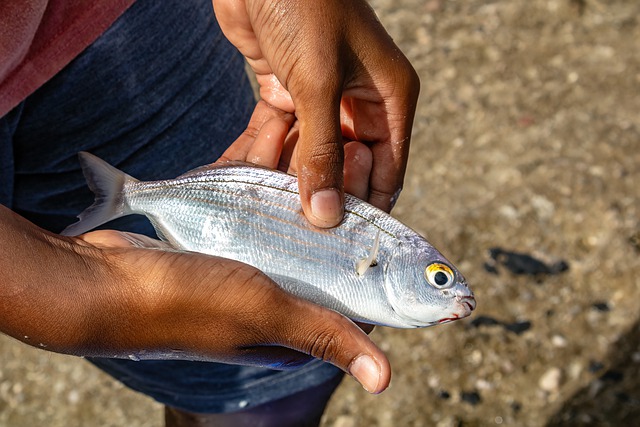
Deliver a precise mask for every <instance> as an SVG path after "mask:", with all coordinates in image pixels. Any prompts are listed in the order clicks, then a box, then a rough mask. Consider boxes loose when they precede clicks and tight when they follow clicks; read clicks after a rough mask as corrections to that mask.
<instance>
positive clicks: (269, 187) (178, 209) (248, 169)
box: [63, 153, 475, 328]
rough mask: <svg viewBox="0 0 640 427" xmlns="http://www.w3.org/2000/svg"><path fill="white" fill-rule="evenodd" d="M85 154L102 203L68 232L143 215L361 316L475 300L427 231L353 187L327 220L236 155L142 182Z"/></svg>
mask: <svg viewBox="0 0 640 427" xmlns="http://www.w3.org/2000/svg"><path fill="white" fill-rule="evenodd" d="M80 160H81V164H82V166H83V172H84V173H85V176H86V178H87V182H88V184H89V187H90V188H91V189H92V190H93V191H94V192H95V193H96V203H94V205H92V206H91V207H89V208H88V209H87V210H86V211H85V212H83V213H82V214H81V215H80V216H79V218H80V221H79V222H77V223H76V224H73V225H71V226H70V227H68V228H67V229H66V230H65V231H64V232H63V233H64V234H79V233H82V232H86V231H88V230H90V229H92V228H93V227H95V226H97V225H100V224H102V223H104V222H106V221H108V220H110V219H113V218H116V217H119V216H122V215H128V214H132V213H139V214H143V215H146V216H147V217H148V218H149V219H150V220H151V222H152V224H153V226H154V227H155V228H156V230H157V232H158V235H159V236H160V237H161V238H162V239H163V240H165V241H167V242H168V243H169V244H171V245H172V246H173V247H175V248H176V249H183V250H189V251H195V252H201V253H205V254H210V255H215V256H220V257H225V258H229V259H234V260H237V261H241V262H244V263H247V264H250V265H252V266H254V267H256V268H258V269H260V270H261V271H263V272H264V273H265V274H267V275H268V276H269V277H270V278H272V279H273V280H274V281H275V282H276V283H278V285H280V286H281V287H282V288H283V289H285V290H286V291H288V292H291V293H293V294H295V295H297V296H299V297H301V298H305V299H307V300H310V301H312V302H314V303H317V304H320V305H323V306H326V307H328V308H331V309H333V310H336V311H339V312H341V313H343V314H345V315H346V316H348V317H350V318H352V319H354V320H357V321H361V322H367V323H373V324H379V325H386V326H392V327H400V328H408V327H422V326H430V325H434V324H438V323H445V322H448V321H451V320H455V319H458V318H462V317H465V316H468V315H469V314H470V313H471V311H472V310H473V309H474V308H475V299H474V296H473V293H472V292H471V291H470V290H469V288H468V286H467V284H466V281H465V279H464V277H463V276H462V275H461V274H460V273H459V272H458V271H457V270H456V269H455V267H453V265H452V264H451V263H450V262H449V261H447V260H446V259H445V258H444V257H443V256H442V254H440V252H438V251H437V250H436V249H435V248H434V247H433V246H432V245H431V244H430V243H429V242H428V241H427V240H426V239H424V238H423V237H421V236H420V235H418V234H417V233H416V232H414V231H413V230H411V229H410V228H409V227H407V226H405V225H404V224H402V223H401V222H399V221H397V220H396V219H394V218H393V217H391V216H390V215H388V214H387V213H385V212H383V211H381V210H379V209H377V208H375V207H373V206H371V205H369V204H368V203H366V202H364V201H362V200H359V199H357V198H355V197H353V196H350V195H346V196H345V216H344V219H343V221H342V222H341V223H340V225H339V226H338V227H334V228H331V229H323V228H317V227H315V226H313V225H311V224H310V223H309V222H308V221H307V219H306V218H305V216H304V214H303V213H302V209H301V206H300V200H299V194H298V186H297V179H296V178H295V177H294V176H291V175H287V174H284V173H281V172H277V171H273V170H269V169H265V168H260V167H255V166H252V165H247V164H237V163H232V164H227V165H212V166H207V167H201V168H197V169H195V170H193V171H190V172H187V173H186V174H184V175H181V176H180V177H178V178H176V179H173V180H163V181H150V182H142V181H138V180H136V179H134V178H132V177H130V176H128V175H126V174H125V173H124V172H121V171H119V170H117V169H115V168H113V167H112V166H110V165H108V164H107V163H105V162H103V161H102V160H100V159H98V158H97V157H95V156H92V155H90V154H88V153H81V155H80ZM370 254H372V255H375V260H374V262H373V263H372V264H371V265H369V263H368V261H367V259H368V256H369V255H370ZM434 269H435V270H434ZM432 271H435V273H433V272H432ZM430 272H432V273H430ZM437 272H440V273H441V275H439V276H437V275H436V273H437ZM430 274H431V275H430ZM443 275H444V276H443ZM443 277H444V278H446V283H438V282H442V281H443V280H444V279H443Z"/></svg>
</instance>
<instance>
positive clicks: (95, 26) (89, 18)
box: [0, 0, 135, 117]
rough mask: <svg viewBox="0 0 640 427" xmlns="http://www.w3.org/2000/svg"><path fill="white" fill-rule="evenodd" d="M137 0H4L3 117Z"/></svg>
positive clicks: (0, 26) (0, 50)
mask: <svg viewBox="0 0 640 427" xmlns="http://www.w3.org/2000/svg"><path fill="white" fill-rule="evenodd" d="M134 1H135V0H27V1H0V117H2V116H4V115H5V114H6V113H8V112H9V111H10V110H11V109H12V108H13V107H15V106H16V105H18V104H19V103H20V101H22V100H23V99H25V98H26V97H27V96H29V95H30V94H31V93H33V92H34V91H35V90H36V89H38V88H39V87H40V86H42V85H43V84H44V83H45V82H46V81H47V80H49V79H50V78H51V77H53V76H54V75H55V74H56V73H57V72H58V71H60V70H61V69H62V68H64V66H65V65H67V64H68V63H69V62H71V60H73V58H75V57H76V56H77V55H78V54H79V53H80V52H82V51H83V50H84V49H85V48H86V47H87V46H89V45H90V44H91V43H92V42H93V41H94V40H95V39H97V38H98V37H99V36H100V34H102V33H103V32H104V31H105V30H106V29H107V28H109V26H110V25H111V24H113V22H114V21H115V20H116V19H117V18H118V17H119V16H120V15H121V14H122V13H123V12H124V11H125V10H127V8H128V7H129V6H131V4H133V2H134Z"/></svg>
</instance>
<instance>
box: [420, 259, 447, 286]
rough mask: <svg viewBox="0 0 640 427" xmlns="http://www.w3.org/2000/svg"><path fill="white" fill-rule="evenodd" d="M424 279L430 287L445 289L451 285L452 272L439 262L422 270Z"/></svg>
mask: <svg viewBox="0 0 640 427" xmlns="http://www.w3.org/2000/svg"><path fill="white" fill-rule="evenodd" d="M424 277H425V278H426V279H427V282H429V284H430V285H431V286H433V287H435V288H438V289H446V288H449V287H451V286H452V285H453V279H454V275H453V271H452V270H451V268H450V267H449V266H447V265H445V264H442V263H439V262H434V263H433V264H429V265H428V266H427V268H425V270H424Z"/></svg>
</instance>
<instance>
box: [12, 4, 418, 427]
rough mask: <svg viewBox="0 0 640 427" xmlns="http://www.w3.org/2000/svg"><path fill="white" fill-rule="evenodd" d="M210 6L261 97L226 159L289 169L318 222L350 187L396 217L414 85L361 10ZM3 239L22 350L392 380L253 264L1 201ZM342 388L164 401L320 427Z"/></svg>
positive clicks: (375, 386)
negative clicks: (312, 367)
mask: <svg viewBox="0 0 640 427" xmlns="http://www.w3.org/2000/svg"><path fill="white" fill-rule="evenodd" d="M213 3H214V10H215V13H216V17H217V19H218V21H219V23H220V26H221V27H222V29H223V31H224V33H225V35H226V36H227V37H228V38H229V40H230V41H231V42H232V43H233V44H234V45H235V46H236V47H237V48H238V49H239V50H240V51H241V52H242V53H243V54H244V55H245V57H246V58H247V61H248V63H249V64H250V66H251V68H252V69H253V71H254V72H255V73H256V75H257V79H258V82H259V84H260V95H261V98H262V101H261V102H259V103H258V104H257V106H256V109H255V111H254V114H253V116H252V119H251V123H250V124H249V126H248V128H247V130H246V131H245V132H244V133H243V134H242V135H241V136H240V137H239V138H238V139H237V140H236V141H235V142H234V143H233V145H232V146H231V147H230V148H229V149H228V150H227V151H226V152H225V154H224V156H223V158H222V159H221V160H222V161H224V160H243V161H250V162H254V163H257V164H260V165H263V166H267V167H272V168H276V167H277V168H280V169H282V170H286V171H289V172H290V173H296V174H297V175H298V178H299V188H300V197H301V204H302V208H303V210H304V213H305V215H306V216H307V218H308V219H309V221H310V222H311V223H313V224H314V225H316V226H319V227H332V226H335V225H337V224H338V223H339V222H340V220H341V218H342V215H343V211H344V207H343V203H344V191H345V190H346V191H347V192H350V193H352V194H355V195H356V196H358V197H360V198H362V199H365V200H368V201H369V202H370V203H372V204H373V205H375V206H378V207H379V208H381V209H384V210H387V211H388V210H390V209H391V207H392V205H393V202H394V200H395V197H397V193H398V192H399V190H400V188H401V185H402V180H403V177H404V172H405V168H406V162H407V156H408V149H409V139H410V133H411V126H412V123H413V117H414V114H415V106H416V103H417V96H418V92H419V82H418V78H417V76H416V73H415V71H414V70H413V68H412V67H411V65H410V64H409V62H408V61H407V60H406V58H405V57H404V56H403V55H402V53H401V52H400V51H399V49H398V48H397V46H396V45H395V44H394V43H393V41H392V40H391V38H390V37H389V36H388V34H387V33H386V31H385V30H384V28H383V27H382V26H381V25H380V23H379V22H378V20H377V19H376V17H375V14H374V13H373V11H372V10H371V9H370V7H369V6H368V4H367V3H366V2H365V1H364V0H351V1H349V2H344V1H339V0H326V1H317V0H215V1H214V2H213ZM345 141H353V142H350V143H348V144H345ZM356 141H357V142H356ZM0 235H1V236H3V238H2V239H0V271H2V281H1V282H0V297H1V298H0V331H2V332H4V333H6V334H8V335H11V336H13V337H15V338H17V339H19V340H21V341H24V342H25V343H27V344H30V345H33V346H36V347H44V348H46V349H47V350H51V351H56V352H61V353H67V354H74V355H82V356H104V357H127V355H129V354H138V353H139V352H141V351H143V350H144V351H146V352H147V354H149V353H153V352H154V351H155V352H165V351H169V350H179V351H180V352H181V354H182V355H183V357H184V358H185V359H198V360H210V361H216V362H226V363H241V364H247V365H259V366H264V365H266V364H272V363H281V364H283V365H294V364H301V363H304V362H305V361H308V360H309V359H310V358H312V357H315V358H320V359H323V360H326V361H328V362H329V363H332V364H334V365H335V366H337V367H339V368H340V369H342V370H343V371H345V372H347V373H349V374H351V375H352V376H353V377H354V378H356V379H357V380H358V381H359V382H360V383H361V384H362V385H363V386H364V388H365V389H367V390H368V391H370V392H372V393H379V392H382V391H383V390H384V389H385V388H386V387H387V386H388V385H389V381H390V375H391V370H390V366H389V362H388V360H387V358H386V356H385V355H384V354H383V353H382V351H381V350H380V349H378V348H377V347H376V346H375V344H374V343H373V342H372V341H371V340H370V339H369V338H368V336H367V335H366V333H365V332H363V330H362V329H360V328H359V327H358V326H357V325H355V324H354V323H353V322H351V321H350V320H348V319H346V318H345V317H344V316H342V315H340V314H338V313H336V312H333V311H331V310H328V309H325V308H322V307H319V306H316V305H314V304H311V303H308V302H306V301H303V300H300V299H298V298H296V297H294V296H291V295H289V294H287V293H285V292H283V291H282V290H280V289H279V288H278V287H277V285H276V284H275V283H274V282H272V281H271V280H270V279H269V278H268V277H267V276H265V275H264V274H263V273H261V272H260V271H258V270H256V269H255V268H253V267H250V266H247V265H245V264H242V263H238V262H235V261H231V260H227V259H222V258H217V257H212V256H208V255H203V254H196V253H180V252H175V251H171V250H170V248H167V247H166V245H165V244H163V243H162V242H158V241H156V240H153V239H149V238H146V237H143V236H139V235H134V234H130V233H122V232H117V231H113V230H103V231H95V232H90V233H86V234H84V235H82V236H78V237H73V238H72V237H62V236H59V235H55V234H52V233H49V232H47V231H45V230H43V229H41V228H39V227H37V226H35V225H34V224H32V223H30V222H28V221H26V220H25V219H23V218H21V217H19V216H18V215H17V214H15V213H13V212H11V211H10V210H9V209H7V208H5V207H2V206H0ZM368 330H369V329H368ZM211 331H216V333H211ZM187 332H188V333H187ZM336 386H337V382H336V381H335V380H334V381H331V382H329V383H327V384H324V385H321V386H320V388H319V389H314V390H310V391H308V392H307V393H304V392H303V393H301V394H298V395H294V396H291V397H290V398H285V399H283V400H282V401H278V402H274V403H273V404H269V405H263V406H259V407H256V408H251V409H249V410H246V411H240V412H238V413H232V414H221V415H215V414H190V413H187V412H184V411H181V410H178V409H175V408H167V411H166V424H167V426H224V425H235V426H241V425H255V424H256V420H260V422H264V423H263V424H262V425H274V426H275V425H280V426H286V425H291V426H295V425H298V426H299V425H317V424H318V423H319V420H320V416H321V415H322V410H323V408H324V406H325V405H326V403H327V401H328V399H329V396H330V395H331V392H332V391H333V389H334V388H335V387H336Z"/></svg>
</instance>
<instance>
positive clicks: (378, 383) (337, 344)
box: [280, 302, 391, 393]
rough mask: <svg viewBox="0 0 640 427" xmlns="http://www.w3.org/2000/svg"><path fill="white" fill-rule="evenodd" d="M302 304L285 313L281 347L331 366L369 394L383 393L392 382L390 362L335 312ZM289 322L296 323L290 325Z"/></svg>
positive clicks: (351, 323) (352, 325) (359, 331)
mask: <svg viewBox="0 0 640 427" xmlns="http://www.w3.org/2000/svg"><path fill="white" fill-rule="evenodd" d="M304 303H305V302H303V303H301V304H297V306H294V307H290V310H287V313H288V316H287V319H284V320H283V321H282V322H281V328H280V333H281V334H282V335H283V337H282V339H283V341H282V342H283V344H284V345H285V346H287V347H290V348H292V349H295V350H298V351H301V352H303V353H306V354H310V355H312V356H314V357H316V358H318V359H322V360H324V361H326V362H330V363H332V364H333V365H335V366H337V367H338V368H340V369H342V370H343V371H345V372H347V373H348V374H350V375H351V376H353V377H354V378H355V379H356V380H357V381H358V382H359V383H360V384H361V385H362V386H363V387H364V388H365V390H367V391H369V392H370V393H380V392H382V391H383V390H384V389H386V388H387V387H388V386H389V382H390V380H391V367H390V365H389V361H388V359H387V357H386V356H385V354H384V353H383V352H382V350H380V349H379V348H378V347H377V346H376V345H375V344H374V343H373V341H371V340H370V339H369V337H368V336H367V334H366V333H365V332H363V331H362V329H360V328H359V327H358V326H356V325H355V324H354V323H353V322H352V321H350V320H349V319H347V318H346V317H344V316H342V315H341V314H339V313H337V312H334V311H332V310H329V309H326V308H323V307H320V306H315V305H309V304H304ZM291 318H295V319H299V321H297V322H290V319H291Z"/></svg>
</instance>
